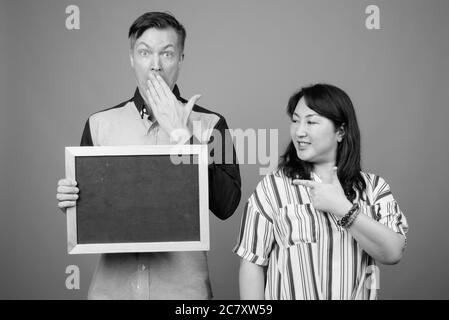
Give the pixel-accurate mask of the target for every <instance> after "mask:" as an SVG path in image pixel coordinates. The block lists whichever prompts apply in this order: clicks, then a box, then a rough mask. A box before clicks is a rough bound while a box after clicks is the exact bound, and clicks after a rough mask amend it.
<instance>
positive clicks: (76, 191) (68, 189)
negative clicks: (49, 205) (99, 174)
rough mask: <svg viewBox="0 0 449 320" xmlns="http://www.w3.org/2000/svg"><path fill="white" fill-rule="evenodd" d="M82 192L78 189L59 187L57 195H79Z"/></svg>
mask: <svg viewBox="0 0 449 320" xmlns="http://www.w3.org/2000/svg"><path fill="white" fill-rule="evenodd" d="M79 191H80V190H79V189H78V188H77V187H67V186H58V188H57V189H56V192H57V193H78V192H79Z"/></svg>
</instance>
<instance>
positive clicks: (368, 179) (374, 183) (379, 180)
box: [360, 171, 386, 189]
mask: <svg viewBox="0 0 449 320" xmlns="http://www.w3.org/2000/svg"><path fill="white" fill-rule="evenodd" d="M360 174H361V175H362V177H363V179H364V180H365V183H366V185H367V186H370V187H371V188H373V189H375V188H377V187H378V186H380V185H383V184H386V181H385V179H384V178H383V177H381V176H380V175H378V174H376V173H371V172H365V171H360Z"/></svg>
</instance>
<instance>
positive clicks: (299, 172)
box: [279, 84, 366, 201]
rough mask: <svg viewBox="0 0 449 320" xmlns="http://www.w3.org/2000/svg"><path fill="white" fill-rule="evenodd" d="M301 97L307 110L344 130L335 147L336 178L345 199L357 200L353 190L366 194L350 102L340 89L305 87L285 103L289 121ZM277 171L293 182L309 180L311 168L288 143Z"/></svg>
mask: <svg viewBox="0 0 449 320" xmlns="http://www.w3.org/2000/svg"><path fill="white" fill-rule="evenodd" d="M302 97H304V100H305V103H306V105H307V106H308V107H309V108H310V109H312V110H313V111H315V112H316V113H318V114H319V115H321V116H323V117H325V118H327V119H329V120H331V121H332V122H333V123H334V125H335V129H336V130H338V129H339V128H343V132H344V135H343V139H342V141H341V142H340V143H339V144H338V147H337V161H336V166H337V168H338V171H337V175H338V178H339V179H340V182H341V184H342V187H343V189H344V191H345V194H346V196H347V197H348V199H349V200H350V201H352V200H354V199H355V197H356V191H359V192H360V194H362V193H363V191H365V188H366V183H365V180H364V179H363V177H362V174H361V173H360V171H361V166H360V130H359V126H358V124H357V118H356V115H355V111H354V106H353V105H352V102H351V99H350V98H349V96H348V95H347V94H346V93H345V92H344V91H343V90H341V89H339V88H337V87H335V86H332V85H328V84H316V85H313V86H310V87H305V88H302V89H301V90H300V91H298V92H296V93H295V94H294V95H292V96H291V97H290V100H289V101H288V105H287V114H288V115H289V116H290V118H292V117H293V113H294V112H295V109H296V106H297V104H298V102H299V100H300V99H301V98H302ZM279 169H281V170H282V171H283V173H284V174H285V175H286V176H287V177H290V178H292V179H293V178H299V179H306V180H310V178H311V177H310V175H311V172H312V169H313V165H312V164H311V163H309V162H306V161H302V160H301V159H299V158H298V155H297V153H296V149H295V146H294V145H293V142H292V141H290V143H289V145H288V147H287V150H286V151H285V153H284V154H283V155H282V156H281V161H280V163H279Z"/></svg>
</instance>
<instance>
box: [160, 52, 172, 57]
mask: <svg viewBox="0 0 449 320" xmlns="http://www.w3.org/2000/svg"><path fill="white" fill-rule="evenodd" d="M162 55H163V56H164V57H166V58H171V57H173V52H170V51H165V52H163V53H162Z"/></svg>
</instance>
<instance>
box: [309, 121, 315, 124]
mask: <svg viewBox="0 0 449 320" xmlns="http://www.w3.org/2000/svg"><path fill="white" fill-rule="evenodd" d="M307 124H316V122H313V121H307Z"/></svg>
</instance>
